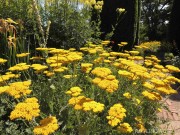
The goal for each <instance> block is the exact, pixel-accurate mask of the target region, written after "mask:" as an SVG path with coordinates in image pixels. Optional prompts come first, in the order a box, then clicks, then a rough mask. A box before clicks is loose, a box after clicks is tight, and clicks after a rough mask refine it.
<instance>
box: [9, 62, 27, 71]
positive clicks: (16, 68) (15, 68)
mask: <svg viewBox="0 0 180 135" xmlns="http://www.w3.org/2000/svg"><path fill="white" fill-rule="evenodd" d="M29 67H30V65H27V64H26V63H19V64H16V65H15V66H13V67H10V68H9V70H10V71H24V70H28V69H29Z"/></svg>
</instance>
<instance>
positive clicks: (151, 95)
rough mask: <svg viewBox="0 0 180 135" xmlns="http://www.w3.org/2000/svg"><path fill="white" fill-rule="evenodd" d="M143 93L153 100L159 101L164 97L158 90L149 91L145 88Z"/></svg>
mask: <svg viewBox="0 0 180 135" xmlns="http://www.w3.org/2000/svg"><path fill="white" fill-rule="evenodd" d="M142 95H143V96H144V97H146V98H148V99H150V100H153V101H158V100H161V99H162V97H161V95H160V94H159V93H157V92H148V91H146V90H145V91H143V92H142Z"/></svg>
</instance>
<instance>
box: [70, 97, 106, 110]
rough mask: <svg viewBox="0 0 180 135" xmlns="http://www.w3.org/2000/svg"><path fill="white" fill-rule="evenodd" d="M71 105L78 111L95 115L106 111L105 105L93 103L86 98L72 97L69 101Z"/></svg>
mask: <svg viewBox="0 0 180 135" xmlns="http://www.w3.org/2000/svg"><path fill="white" fill-rule="evenodd" d="M69 104H70V105H73V106H74V109H76V110H83V111H93V112H95V113H97V112H102V111H103V110H104V104H101V103H98V102H96V101H93V100H92V99H90V98H86V97H85V96H78V97H72V98H71V99H69Z"/></svg>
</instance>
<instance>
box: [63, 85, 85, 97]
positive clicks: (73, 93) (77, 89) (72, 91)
mask: <svg viewBox="0 0 180 135" xmlns="http://www.w3.org/2000/svg"><path fill="white" fill-rule="evenodd" d="M81 92H82V89H81V88H80V87H72V88H71V89H70V90H68V91H67V92H66V94H68V95H71V96H73V97H76V96H79V95H80V94H81Z"/></svg>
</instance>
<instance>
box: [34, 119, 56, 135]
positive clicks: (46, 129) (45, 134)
mask: <svg viewBox="0 0 180 135" xmlns="http://www.w3.org/2000/svg"><path fill="white" fill-rule="evenodd" d="M58 128H59V125H58V121H57V119H56V117H53V116H49V117H48V118H45V119H43V120H41V121H40V126H36V127H35V128H34V130H33V132H34V134H35V135H49V134H52V133H54V132H55V131H56V130H57V129H58Z"/></svg>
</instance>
